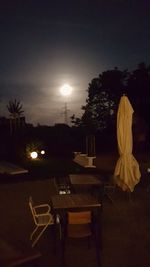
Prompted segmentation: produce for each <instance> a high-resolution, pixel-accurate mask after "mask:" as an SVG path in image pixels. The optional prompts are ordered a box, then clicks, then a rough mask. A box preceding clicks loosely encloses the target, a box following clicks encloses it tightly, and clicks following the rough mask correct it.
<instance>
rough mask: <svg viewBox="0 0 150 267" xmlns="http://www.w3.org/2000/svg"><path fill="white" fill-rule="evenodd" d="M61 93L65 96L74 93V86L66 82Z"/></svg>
mask: <svg viewBox="0 0 150 267" xmlns="http://www.w3.org/2000/svg"><path fill="white" fill-rule="evenodd" d="M60 93H61V94H62V95H63V96H69V95H71V93H72V87H71V86H70V85H69V84H64V85H63V86H62V87H61V88H60Z"/></svg>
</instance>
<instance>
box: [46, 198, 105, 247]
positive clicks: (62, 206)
mask: <svg viewBox="0 0 150 267" xmlns="http://www.w3.org/2000/svg"><path fill="white" fill-rule="evenodd" d="M51 202H52V208H53V212H54V217H55V220H57V214H59V215H60V218H61V236H62V238H61V240H63V236H64V229H65V225H66V222H67V212H68V211H69V210H74V209H75V210H91V211H92V217H93V220H94V221H95V227H94V231H95V234H96V236H98V239H99V241H98V243H99V246H100V247H102V233H101V228H102V226H101V210H102V209H101V207H102V205H101V203H100V202H99V201H98V199H96V198H95V197H93V196H91V195H90V194H70V195H54V196H52V197H51ZM56 225H57V224H55V226H56ZM55 229H56V236H57V227H55Z"/></svg>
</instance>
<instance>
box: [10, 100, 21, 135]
mask: <svg viewBox="0 0 150 267" xmlns="http://www.w3.org/2000/svg"><path fill="white" fill-rule="evenodd" d="M7 109H8V111H9V113H10V131H11V133H12V132H13V130H14V131H16V129H17V127H19V126H20V117H21V115H22V114H23V113H24V111H23V109H22V104H21V103H20V101H17V100H16V99H15V100H14V101H9V103H8V105H7Z"/></svg>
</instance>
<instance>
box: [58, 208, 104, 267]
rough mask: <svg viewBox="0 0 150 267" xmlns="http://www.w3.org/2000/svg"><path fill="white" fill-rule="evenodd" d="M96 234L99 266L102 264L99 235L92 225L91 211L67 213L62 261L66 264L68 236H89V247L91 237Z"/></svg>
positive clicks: (78, 237)
mask: <svg viewBox="0 0 150 267" xmlns="http://www.w3.org/2000/svg"><path fill="white" fill-rule="evenodd" d="M92 236H94V239H95V245H96V255H97V263H98V266H99V267H100V266H101V262H100V255H99V248H98V243H97V237H96V234H95V231H94V228H93V225H92V214H91V211H78V212H68V213H67V224H66V228H65V232H64V238H63V239H62V241H63V242H62V262H63V265H65V249H66V239H67V238H76V239H80V238H88V247H89V241H90V237H92Z"/></svg>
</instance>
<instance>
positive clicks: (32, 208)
mask: <svg viewBox="0 0 150 267" xmlns="http://www.w3.org/2000/svg"><path fill="white" fill-rule="evenodd" d="M29 207H30V210H31V213H32V216H33V220H34V222H35V224H37V221H36V217H35V215H36V213H35V210H34V204H33V200H32V197H31V196H30V197H29Z"/></svg>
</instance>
